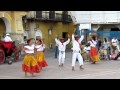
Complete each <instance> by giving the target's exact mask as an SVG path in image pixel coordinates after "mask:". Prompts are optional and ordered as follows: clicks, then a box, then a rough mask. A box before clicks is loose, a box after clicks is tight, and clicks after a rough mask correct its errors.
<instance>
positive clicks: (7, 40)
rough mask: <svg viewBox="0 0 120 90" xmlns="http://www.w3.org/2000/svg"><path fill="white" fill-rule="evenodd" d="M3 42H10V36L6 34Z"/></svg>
mask: <svg viewBox="0 0 120 90" xmlns="http://www.w3.org/2000/svg"><path fill="white" fill-rule="evenodd" d="M4 41H5V42H12V39H11V38H10V34H9V33H7V34H6V36H5V38H4Z"/></svg>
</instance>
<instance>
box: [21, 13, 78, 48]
mask: <svg viewBox="0 0 120 90" xmlns="http://www.w3.org/2000/svg"><path fill="white" fill-rule="evenodd" d="M23 23H24V38H26V37H27V38H39V37H42V38H43V39H44V42H45V44H46V46H47V48H50V47H51V46H52V47H54V46H55V40H54V38H55V36H56V35H58V36H59V38H67V34H68V33H69V34H70V35H71V34H72V33H73V31H74V29H75V27H76V26H75V25H74V24H73V22H72V19H71V16H70V14H69V12H68V11H30V12H29V13H28V14H27V15H26V16H24V17H23Z"/></svg>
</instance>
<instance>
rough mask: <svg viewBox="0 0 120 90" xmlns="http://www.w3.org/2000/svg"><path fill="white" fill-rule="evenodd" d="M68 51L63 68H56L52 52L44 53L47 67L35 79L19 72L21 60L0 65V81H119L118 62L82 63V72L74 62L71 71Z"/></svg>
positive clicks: (56, 64) (119, 62)
mask: <svg viewBox="0 0 120 90" xmlns="http://www.w3.org/2000/svg"><path fill="white" fill-rule="evenodd" d="M71 57H72V53H71V52H70V51H67V52H66V61H65V64H64V67H58V61H57V59H55V58H54V51H53V50H47V51H46V60H47V62H48V65H49V66H48V67H46V68H43V70H42V71H41V73H39V74H35V75H36V77H31V75H28V77H25V76H24V73H23V72H22V70H21V64H22V58H23V57H21V60H20V61H18V62H13V64H12V65H8V64H7V63H6V64H2V65H0V79H120V61H119V60H118V61H113V60H112V61H103V60H102V61H101V62H99V63H97V64H94V65H93V64H91V63H89V62H84V68H85V69H84V70H79V65H78V62H76V67H75V71H72V70H71Z"/></svg>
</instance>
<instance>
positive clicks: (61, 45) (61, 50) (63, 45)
mask: <svg viewBox="0 0 120 90" xmlns="http://www.w3.org/2000/svg"><path fill="white" fill-rule="evenodd" d="M55 42H56V43H57V44H58V49H59V59H58V61H59V67H61V66H63V64H64V62H65V50H66V45H67V44H69V42H70V35H69V34H68V40H67V41H66V42H65V41H64V38H61V39H60V41H58V40H57V35H56V38H55Z"/></svg>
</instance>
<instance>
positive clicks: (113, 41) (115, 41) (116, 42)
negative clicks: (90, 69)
mask: <svg viewBox="0 0 120 90" xmlns="http://www.w3.org/2000/svg"><path fill="white" fill-rule="evenodd" d="M117 44H118V40H117V39H114V38H113V39H112V45H113V46H117Z"/></svg>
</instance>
